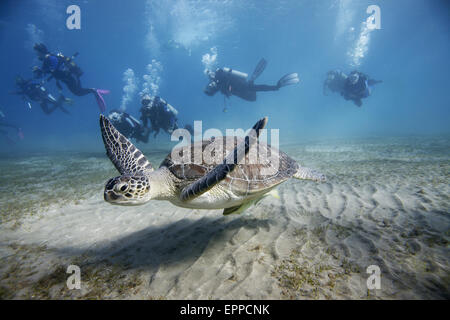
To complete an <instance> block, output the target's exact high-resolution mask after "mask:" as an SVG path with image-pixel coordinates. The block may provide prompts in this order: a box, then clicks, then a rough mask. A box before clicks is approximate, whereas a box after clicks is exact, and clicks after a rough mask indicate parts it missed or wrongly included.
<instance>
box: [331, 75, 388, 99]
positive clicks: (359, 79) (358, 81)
mask: <svg viewBox="0 0 450 320" xmlns="http://www.w3.org/2000/svg"><path fill="white" fill-rule="evenodd" d="M381 82H383V81H382V80H374V79H370V78H369V76H367V75H365V74H364V73H362V72H359V71H352V72H351V73H350V74H349V75H348V76H346V75H345V74H344V73H343V72H341V71H339V70H335V71H329V72H328V73H327V79H326V80H325V83H324V94H325V92H326V88H328V89H330V90H331V91H333V92H339V93H340V94H341V96H343V97H344V99H345V100H352V101H353V102H354V103H355V105H357V106H358V107H361V106H362V99H364V98H367V97H369V96H370V94H371V93H372V89H373V86H374V85H375V84H378V83H381Z"/></svg>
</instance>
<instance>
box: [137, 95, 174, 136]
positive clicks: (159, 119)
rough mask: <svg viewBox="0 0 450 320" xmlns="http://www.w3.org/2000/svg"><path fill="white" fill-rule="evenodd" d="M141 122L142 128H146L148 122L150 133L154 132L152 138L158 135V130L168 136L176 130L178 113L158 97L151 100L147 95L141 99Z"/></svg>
mask: <svg viewBox="0 0 450 320" xmlns="http://www.w3.org/2000/svg"><path fill="white" fill-rule="evenodd" d="M141 103H142V107H141V110H140V111H141V120H142V123H143V125H144V127H148V122H149V121H150V123H151V131H153V132H154V137H156V136H157V135H158V133H159V130H161V129H162V130H164V131H166V132H167V133H168V134H172V132H173V131H174V130H176V129H178V123H177V121H178V119H177V115H178V111H177V110H176V109H175V108H174V107H172V106H171V105H170V104H168V103H167V102H166V101H165V100H164V99H162V98H161V97H159V96H155V97H153V98H151V97H150V96H149V95H148V94H146V95H144V96H143V97H142V101H141Z"/></svg>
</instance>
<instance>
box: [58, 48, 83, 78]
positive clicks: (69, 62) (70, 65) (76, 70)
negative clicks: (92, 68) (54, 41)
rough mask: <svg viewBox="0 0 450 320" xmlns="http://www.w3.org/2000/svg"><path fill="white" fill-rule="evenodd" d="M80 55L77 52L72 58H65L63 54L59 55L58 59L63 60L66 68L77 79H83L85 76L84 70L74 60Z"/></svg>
mask: <svg viewBox="0 0 450 320" xmlns="http://www.w3.org/2000/svg"><path fill="white" fill-rule="evenodd" d="M77 55H78V52H76V53H75V54H74V55H73V56H72V57H71V58H69V57H66V56H64V55H63V54H62V53H58V55H57V56H58V58H59V59H61V60H62V61H63V63H64V66H65V67H66V68H67V69H68V70H69V72H70V73H72V74H74V75H75V76H77V77H81V76H82V75H83V70H81V68H80V67H79V66H78V65H77V64H76V63H75V61H74V58H75V57H76V56H77Z"/></svg>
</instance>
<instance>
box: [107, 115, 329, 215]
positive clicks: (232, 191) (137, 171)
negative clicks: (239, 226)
mask: <svg viewBox="0 0 450 320" xmlns="http://www.w3.org/2000/svg"><path fill="white" fill-rule="evenodd" d="M266 123H267V117H266V118H263V119H261V120H259V121H258V122H257V123H256V124H255V125H254V126H253V130H251V131H250V133H249V134H247V136H245V138H244V139H242V138H236V137H232V140H231V143H228V142H227V143H225V141H226V139H209V140H203V141H201V142H197V143H199V144H198V145H197V147H196V146H195V143H194V144H192V145H186V146H180V147H177V148H175V149H174V150H172V152H171V153H170V154H169V155H168V156H167V157H166V158H165V159H164V160H163V162H162V163H161V165H160V167H159V169H157V170H154V169H153V167H152V165H151V164H150V162H149V161H148V160H147V159H146V157H145V156H144V155H143V154H142V152H141V151H140V150H138V149H137V148H136V147H135V146H134V145H133V144H132V143H131V142H130V141H129V140H128V139H126V138H125V137H124V136H123V135H122V134H120V132H119V131H117V130H116V129H115V128H114V126H113V125H112V124H111V122H110V121H109V120H108V119H107V118H106V117H104V116H103V115H101V116H100V128H101V132H102V138H103V142H104V144H105V148H106V154H107V156H108V157H109V159H110V160H111V161H112V163H113V164H114V165H115V167H116V168H117V170H118V171H119V172H120V174H121V176H118V177H115V178H112V179H110V180H109V181H108V182H107V183H106V186H105V190H104V199H105V201H107V202H109V203H111V204H118V205H140V204H143V203H146V202H148V201H149V200H152V199H154V200H168V201H170V202H171V203H172V204H174V205H176V206H179V207H184V208H194V209H224V211H223V214H224V215H227V214H231V213H241V212H242V211H244V210H245V209H246V208H248V207H249V206H250V205H251V204H253V203H255V202H257V201H259V200H260V199H262V198H263V197H264V196H266V195H267V194H268V193H269V192H270V191H272V189H274V188H275V187H276V186H278V185H279V184H280V183H282V182H284V181H286V180H287V179H289V178H297V179H307V180H314V181H325V180H326V178H325V176H324V175H323V174H321V173H319V172H317V171H315V170H312V169H308V168H305V167H301V166H300V165H299V164H298V163H297V162H296V161H295V160H294V159H292V158H290V157H289V156H288V155H287V154H285V153H284V152H282V151H279V150H277V149H275V148H274V147H271V146H270V145H268V144H266V143H264V142H262V141H258V136H259V133H260V130H261V129H262V128H264V126H265V125H266ZM233 140H234V142H233ZM199 146H201V148H199ZM220 147H223V148H222V149H221V148H220ZM256 147H258V148H257V149H258V151H259V152H260V151H261V150H262V151H266V152H267V153H266V154H267V155H268V157H267V158H266V160H265V161H261V162H258V161H256V163H255V161H254V162H253V164H252V162H251V161H250V158H251V156H252V153H251V152H249V151H250V149H252V148H256ZM223 150H225V151H223ZM252 150H255V149H252ZM189 151H191V152H189ZM199 151H200V153H201V155H202V154H208V153H209V154H210V155H211V154H212V155H213V156H214V158H213V159H210V158H207V157H200V160H196V159H198V158H195V157H196V155H197V156H198V152H199ZM216 152H219V153H220V152H221V153H222V154H225V155H226V158H225V160H223V157H222V159H217V158H216V157H215V153H216ZM258 154H259V153H258ZM174 155H175V156H176V157H175V158H176V159H174ZM269 155H270V159H268V158H269ZM244 157H245V158H244ZM261 158H262V157H261ZM179 159H181V160H179ZM216 159H217V160H216ZM258 159H259V157H258ZM243 160H245V161H243Z"/></svg>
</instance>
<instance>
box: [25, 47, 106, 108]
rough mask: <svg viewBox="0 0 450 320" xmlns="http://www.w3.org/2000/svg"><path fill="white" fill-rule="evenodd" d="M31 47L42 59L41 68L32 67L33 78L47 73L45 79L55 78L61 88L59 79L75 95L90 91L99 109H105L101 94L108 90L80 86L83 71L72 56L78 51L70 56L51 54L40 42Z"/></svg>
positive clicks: (82, 94)
mask: <svg viewBox="0 0 450 320" xmlns="http://www.w3.org/2000/svg"><path fill="white" fill-rule="evenodd" d="M33 49H34V50H35V51H36V53H37V55H38V58H39V60H41V61H42V67H41V68H39V67H37V66H35V67H33V74H34V77H35V78H42V77H43V76H45V75H47V74H48V75H49V77H48V78H47V81H49V80H50V79H52V78H55V80H56V85H57V86H58V88H59V89H62V87H61V84H60V83H59V81H61V82H63V83H64V84H65V85H66V86H67V88H68V89H69V90H70V91H71V92H72V93H73V94H74V95H76V96H84V95H87V94H89V93H92V94H94V96H95V98H96V100H97V104H98V106H99V108H100V110H101V111H105V109H106V105H105V102H104V100H103V97H102V94H107V93H109V91H108V90H102V89H95V88H83V87H82V86H81V80H80V77H81V75H82V74H83V71H82V70H81V68H80V67H78V66H77V65H76V64H75V62H74V58H75V57H76V56H77V55H78V53H75V54H74V55H73V56H72V57H71V58H69V57H66V56H64V55H63V54H62V53H58V54H53V53H50V52H49V51H48V49H47V47H46V46H45V45H44V44H42V43H36V44H35V45H34V47H33Z"/></svg>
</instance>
